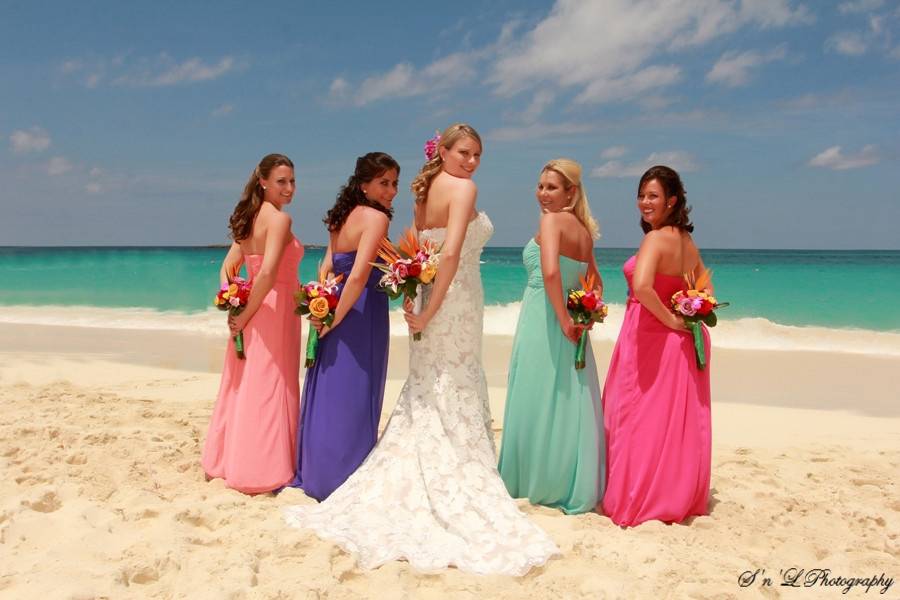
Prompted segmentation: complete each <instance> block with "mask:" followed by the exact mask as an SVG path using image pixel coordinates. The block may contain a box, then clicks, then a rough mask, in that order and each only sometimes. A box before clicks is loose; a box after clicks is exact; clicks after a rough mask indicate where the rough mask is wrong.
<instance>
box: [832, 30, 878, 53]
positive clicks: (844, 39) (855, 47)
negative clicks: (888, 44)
mask: <svg viewBox="0 0 900 600" xmlns="http://www.w3.org/2000/svg"><path fill="white" fill-rule="evenodd" d="M825 48H826V49H828V50H831V51H833V52H837V53H838V54H844V55H845V56H860V55H862V54H865V53H866V50H867V49H868V44H867V42H866V38H865V36H864V35H863V34H861V33H859V32H856V31H843V32H840V33H836V34H834V35H833V36H831V37H830V38H828V40H826V42H825Z"/></svg>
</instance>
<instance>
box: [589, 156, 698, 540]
mask: <svg viewBox="0 0 900 600" xmlns="http://www.w3.org/2000/svg"><path fill="white" fill-rule="evenodd" d="M637 206H638V210H639V211H640V213H641V227H642V229H643V230H644V232H645V236H644V240H643V242H642V243H641V247H640V249H639V250H638V253H637V255H636V256H632V257H631V258H629V259H628V260H627V261H626V262H625V265H624V267H623V271H624V272H625V279H626V280H627V281H628V288H629V293H628V303H627V306H626V309H625V319H624V321H623V322H622V329H621V331H620V332H619V339H618V340H617V342H616V347H615V350H614V351H613V355H612V359H611V361H610V365H609V373H608V374H607V376H606V384H605V387H604V390H603V415H604V426H605V430H606V442H607V453H606V461H607V465H606V468H607V474H608V481H607V485H606V494H605V495H604V497H603V501H602V503H601V506H602V512H604V513H605V514H606V515H608V516H609V517H610V519H612V520H613V522H614V523H616V524H617V525H624V526H633V525H638V524H640V523H643V522H644V521H648V520H651V519H657V520H660V521H664V522H666V523H677V522H679V521H682V520H684V519H685V518H687V517H689V516H691V515H705V514H707V500H708V496H709V477H710V459H711V446H712V444H711V440H712V435H711V428H710V391H709V365H707V368H706V369H705V370H702V371H701V370H699V369H698V368H697V363H696V359H695V357H694V349H693V340H692V338H691V335H690V333H688V331H687V329H686V327H685V325H684V321H683V320H682V318H681V317H678V316H676V315H675V314H674V313H672V312H671V310H670V309H669V300H670V299H671V297H672V294H674V293H675V292H676V291H678V290H680V289H684V287H685V285H684V278H683V273H687V272H694V273H695V274H699V273H700V272H701V271H702V270H703V269H704V265H703V261H702V259H701V258H700V252H699V251H698V250H697V247H696V246H695V245H694V242H693V240H692V239H691V235H690V232H691V231H693V229H694V228H693V225H692V224H691V222H690V220H689V218H688V212H689V211H690V209H689V208H688V207H687V200H686V196H685V193H684V187H683V185H682V183H681V179H680V177H679V176H678V173H676V172H675V171H673V170H672V169H670V168H668V167H664V166H656V167H652V168H651V169H649V170H648V171H647V172H646V173H644V175H643V177H641V181H640V184H639V185H638V198H637ZM704 337H705V339H706V355H707V357H709V356H710V348H709V335H708V333H706V332H705V331H704Z"/></svg>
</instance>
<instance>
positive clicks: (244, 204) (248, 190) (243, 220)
mask: <svg viewBox="0 0 900 600" xmlns="http://www.w3.org/2000/svg"><path fill="white" fill-rule="evenodd" d="M280 166H286V167H290V168H292V169H293V168H294V163H292V162H291V159H289V158H288V157H287V156H285V155H284V154H267V155H266V156H264V157H263V159H262V160H261V161H259V165H257V166H256V168H254V169H253V172H252V173H250V179H248V180H247V184H246V185H244V191H243V193H241V199H240V200H238V203H237V206H235V207H234V211H233V212H232V213H231V217H230V218H229V219H228V224H229V228H230V229H231V237H232V238H233V239H234V241H236V242H240V241H241V240H246V239H247V238H248V237H250V233H251V232H252V231H253V220H254V219H256V215H257V214H258V213H259V209H260V207H261V206H262V203H263V196H264V194H263V189H262V185H260V183H259V180H260V179H268V178H269V175H270V174H271V173H272V169H274V168H275V167H280Z"/></svg>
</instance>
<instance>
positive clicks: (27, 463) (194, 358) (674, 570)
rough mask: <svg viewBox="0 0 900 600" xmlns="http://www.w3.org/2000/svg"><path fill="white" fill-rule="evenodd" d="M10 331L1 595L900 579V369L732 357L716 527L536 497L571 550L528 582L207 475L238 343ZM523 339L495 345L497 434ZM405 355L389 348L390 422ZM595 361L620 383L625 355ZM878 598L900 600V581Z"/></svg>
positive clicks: (650, 589)
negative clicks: (312, 517) (363, 541)
mask: <svg viewBox="0 0 900 600" xmlns="http://www.w3.org/2000/svg"><path fill="white" fill-rule="evenodd" d="M4 329H5V335H4V336H3V338H4V343H3V344H2V346H0V402H2V406H3V411H2V414H0V472H2V485H0V597H4V598H326V597H327V598H359V597H383V598H473V599H474V598H648V597H650V598H748V597H766V598H778V597H784V598H801V597H802V598H839V597H843V594H842V590H843V589H844V588H845V587H846V585H844V586H841V585H821V583H814V587H813V589H808V590H803V589H799V590H797V589H792V588H789V587H782V586H780V585H779V584H780V583H782V581H783V580H784V573H785V572H787V570H788V569H792V568H795V569H805V570H806V571H807V572H809V570H811V569H826V568H827V569H830V575H829V576H828V579H827V580H828V581H830V582H831V583H833V584H838V583H840V582H838V581H837V580H836V578H837V577H843V578H871V577H875V578H878V576H880V575H882V574H883V575H884V578H885V579H887V578H893V579H895V580H896V579H897V578H900V494H898V489H897V474H898V473H900V402H898V400H900V392H898V386H897V384H896V373H897V372H898V371H900V357H898V356H896V355H894V356H885V355H874V354H873V355H866V354H860V353H855V354H845V353H837V352H813V351H759V350H734V349H719V348H716V349H715V350H714V354H713V359H712V361H713V362H712V385H713V403H714V406H713V436H714V446H713V448H714V450H713V472H712V492H711V503H710V505H711V513H710V515H709V516H705V517H697V518H693V519H690V520H689V521H688V522H686V523H684V524H681V525H664V524H661V523H658V522H651V523H647V524H644V525H642V526H640V527H637V528H633V529H622V528H619V527H616V526H615V525H613V524H612V522H610V521H609V519H607V518H605V517H603V516H602V515H598V514H587V515H580V516H565V515H563V514H562V513H561V512H559V511H556V510H551V509H547V508H542V507H532V506H530V505H528V503H527V502H524V501H523V502H521V506H522V508H523V510H525V511H526V512H527V513H528V514H529V515H530V516H531V518H533V519H534V520H535V521H536V522H537V523H538V524H540V526H542V527H543V528H545V529H546V530H547V531H548V532H549V534H550V535H551V536H552V537H553V539H554V540H555V541H556V543H557V544H558V545H559V547H560V548H561V550H562V553H563V556H562V557H561V558H558V559H555V560H553V561H551V562H550V563H549V564H548V565H546V566H545V567H543V568H540V569H536V570H534V571H532V572H531V573H529V574H528V575H527V576H525V577H521V578H511V577H482V576H475V575H469V574H465V573H461V572H459V571H457V570H455V569H450V570H447V571H446V572H443V573H440V574H429V575H424V574H419V573H416V572H414V571H413V570H411V569H410V568H409V566H408V565H407V564H406V563H402V562H396V563H391V564H388V565H385V566H383V567H381V568H379V569H377V570H375V571H360V570H358V569H356V568H355V567H354V561H353V559H352V558H351V557H350V556H348V555H347V554H345V553H343V552H342V551H340V550H339V549H338V548H337V547H335V546H334V545H332V544H331V543H328V542H324V541H321V540H319V539H318V538H317V537H316V536H315V535H313V534H312V533H310V532H306V531H300V530H296V529H292V528H290V527H287V526H286V525H285V524H284V523H283V521H282V519H281V513H280V508H281V507H283V506H286V505H290V504H296V503H307V502H312V500H310V499H308V498H306V497H305V496H304V495H303V493H302V492H300V491H298V490H294V489H288V490H285V491H284V492H282V493H280V494H278V495H271V494H264V495H260V496H256V497H249V496H245V495H243V494H240V493H238V492H235V491H232V490H228V489H226V488H224V486H223V485H222V482H221V481H212V482H206V481H205V479H204V474H203V472H202V470H201V468H200V462H199V456H200V448H201V443H202V440H203V438H204V436H205V432H206V425H207V422H208V419H209V416H210V412H211V410H212V406H213V403H214V401H215V396H216V390H217V386H218V372H217V371H218V368H219V366H220V364H221V361H222V354H223V348H224V340H223V339H219V338H211V337H209V336H204V335H200V334H179V333H173V332H153V331H138V330H128V329H100V328H79V327H59V326H40V325H14V324H13V325H5V326H4ZM511 341H512V340H511V338H510V337H508V336H492V335H489V336H486V337H485V351H484V356H485V367H486V371H487V375H488V382H489V385H490V394H491V408H492V411H493V414H494V423H495V431H496V435H497V439H498V441H499V437H500V435H501V434H502V414H503V402H504V395H505V389H504V386H505V384H506V367H507V364H506V363H507V360H508V357H509V349H510V346H511ZM406 346H407V342H406V340H405V339H404V338H398V337H394V338H392V348H391V360H390V369H389V378H390V381H389V383H388V386H387V391H386V397H385V410H384V417H383V422H384V421H385V420H386V419H387V416H388V415H389V414H390V410H391V408H392V406H393V402H394V400H395V399H396V397H397V394H398V392H399V389H400V386H401V385H402V383H403V378H404V376H405V372H406V352H407V348H406ZM594 350H595V353H596V356H597V362H598V366H599V369H600V374H601V377H602V376H603V374H604V373H605V371H606V365H607V363H608V360H609V355H610V352H611V350H612V343H611V342H610V341H608V340H595V343H594ZM398 526H402V524H398ZM757 569H764V570H765V573H762V572H759V573H758V575H757V577H756V579H755V580H753V582H752V583H751V584H750V585H749V586H748V587H747V589H743V588H741V587H740V585H739V577H740V576H741V574H742V573H745V572H748V571H749V572H754V571H756V570H757ZM779 571H781V572H782V573H781V574H780V573H779ZM764 577H769V578H771V585H770V586H768V585H765V582H764V580H763V578H764ZM805 577H806V575H805V574H804V576H803V577H801V578H800V579H798V580H797V581H798V583H797V585H803V581H804V578H805ZM885 587H888V591H887V593H886V594H880V593H879V592H881V591H882V590H883V589H885ZM751 590H752V591H751ZM865 590H866V587H865V585H862V586H860V585H856V586H854V587H853V588H852V589H851V590H850V591H849V593H848V594H847V596H848V597H852V596H857V597H858V596H861V595H865ZM870 595H877V596H878V597H900V583H896V582H895V583H892V585H890V586H887V584H882V585H876V586H874V587H872V588H871V591H870Z"/></svg>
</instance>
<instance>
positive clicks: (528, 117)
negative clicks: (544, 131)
mask: <svg viewBox="0 0 900 600" xmlns="http://www.w3.org/2000/svg"><path fill="white" fill-rule="evenodd" d="M555 98H556V94H554V93H553V92H552V91H550V90H538V91H537V92H535V94H534V97H533V98H532V99H531V104H529V105H528V107H527V108H526V109H525V110H524V111H523V112H522V114H521V115H520V116H521V118H522V120H523V121H525V122H526V123H534V122H535V121H537V119H538V117H540V116H541V114H542V113H543V112H544V111H545V110H547V107H548V106H550V105H551V104H553V100H554V99H555Z"/></svg>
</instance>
